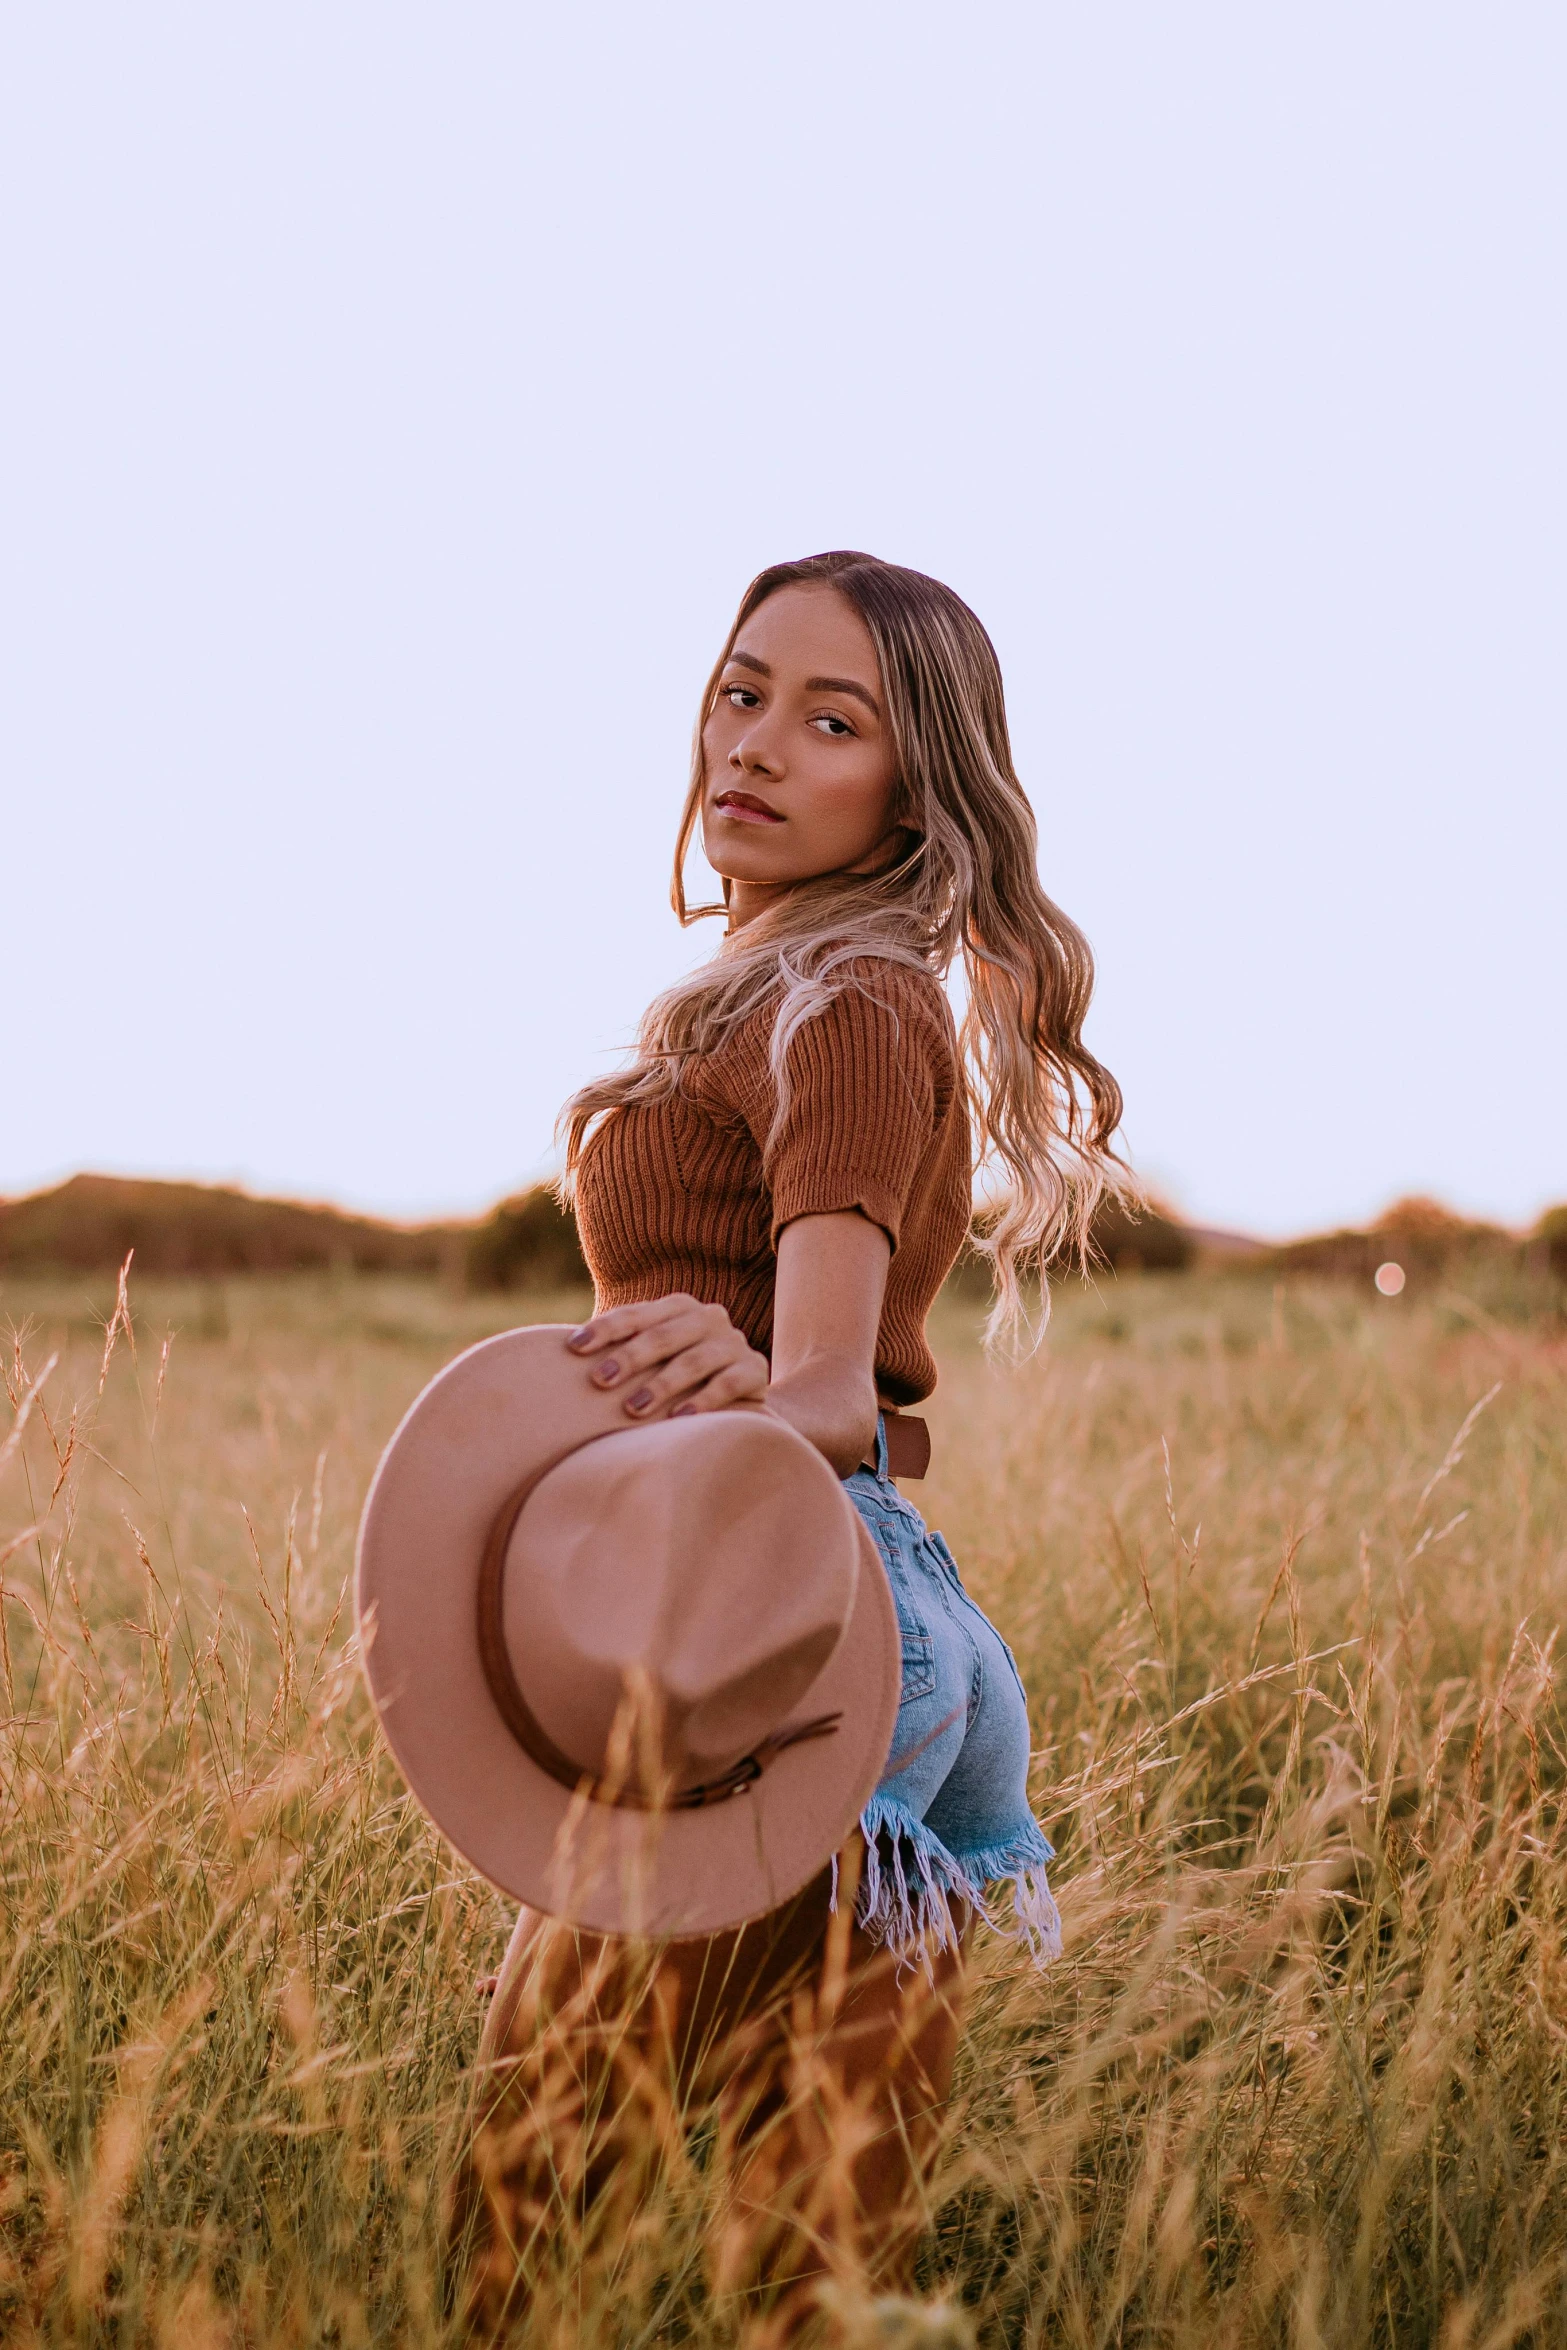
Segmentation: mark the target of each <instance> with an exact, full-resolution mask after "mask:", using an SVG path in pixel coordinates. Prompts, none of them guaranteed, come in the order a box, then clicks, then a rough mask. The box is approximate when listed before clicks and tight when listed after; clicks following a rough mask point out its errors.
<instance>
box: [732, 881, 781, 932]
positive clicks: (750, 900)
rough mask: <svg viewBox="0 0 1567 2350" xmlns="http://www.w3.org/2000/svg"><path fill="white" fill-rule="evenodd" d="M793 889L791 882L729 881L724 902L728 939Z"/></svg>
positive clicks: (776, 903)
mask: <svg viewBox="0 0 1567 2350" xmlns="http://www.w3.org/2000/svg"><path fill="white" fill-rule="evenodd" d="M794 887H795V885H794V883H793V882H792V881H731V883H730V884H729V892H728V897H727V900H726V903H727V905H728V908H729V935H730V937H731V938H733V936H734V934H735V932H736V931H737V930H743V929H744V928H745V926H746V924H747V923H748V922H754V921H755V920H756V917H757V916H758V914H765V913H766V912H767V910H768V908H769V907H770V906H776V905H778V904H779V903H780V902H781V900H783V899H784V898H786V897H788V896H790V895H791V893H792V892H793V890H794Z"/></svg>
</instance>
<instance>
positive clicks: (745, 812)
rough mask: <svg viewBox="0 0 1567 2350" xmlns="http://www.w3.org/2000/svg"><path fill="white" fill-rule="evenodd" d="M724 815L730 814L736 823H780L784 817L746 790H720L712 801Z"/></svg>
mask: <svg viewBox="0 0 1567 2350" xmlns="http://www.w3.org/2000/svg"><path fill="white" fill-rule="evenodd" d="M713 805H714V807H715V808H719V809H721V810H722V811H723V813H724V815H726V816H732V817H733V818H734V820H735V822H736V823H737V824H782V823H783V821H784V819H783V817H782V816H780V815H779V813H778V811H777V809H776V808H770V807H769V806H768V805H767V802H766V801H765V800H759V799H757V798H756V796H755V795H754V793H751V792H748V791H721V792H720V793H719V795H718V797H717V799H716V800H715V801H714V802H713Z"/></svg>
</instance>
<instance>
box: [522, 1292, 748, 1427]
mask: <svg viewBox="0 0 1567 2350" xmlns="http://www.w3.org/2000/svg"><path fill="white" fill-rule="evenodd" d="M566 1344H567V1345H568V1346H569V1347H570V1348H571V1351H572V1353H573V1354H577V1355H588V1356H591V1357H592V1358H593V1368H592V1370H591V1372H590V1373H589V1377H590V1378H591V1379H592V1381H593V1384H594V1386H595V1387H603V1388H608V1389H611V1390H614V1391H616V1392H618V1393H621V1394H623V1395H624V1396H625V1399H626V1400H625V1410H626V1416H627V1418H628V1419H631V1420H646V1419H649V1418H651V1416H652V1415H653V1413H654V1412H656V1411H657V1410H658V1408H659V1406H660V1404H665V1403H668V1402H669V1401H670V1400H671V1398H675V1397H678V1399H679V1400H678V1401H677V1402H676V1403H675V1405H674V1409H673V1411H672V1412H671V1413H670V1418H671V1419H678V1418H680V1417H682V1416H683V1415H684V1414H685V1413H687V1412H719V1411H723V1410H724V1408H725V1407H726V1406H727V1405H729V1404H737V1403H752V1404H754V1403H765V1402H766V1400H767V1357H766V1356H765V1355H759V1354H758V1353H757V1351H756V1349H755V1348H754V1347H753V1346H751V1345H749V1344H748V1343H747V1341H746V1340H745V1339H744V1338H743V1337H742V1336H741V1334H740V1332H739V1331H738V1330H737V1329H736V1328H735V1326H734V1324H733V1322H731V1321H730V1319H729V1316H728V1315H727V1314H726V1313H725V1312H724V1309H723V1307H722V1306H711V1305H709V1306H705V1305H701V1304H699V1303H698V1301H697V1299H695V1298H694V1297H686V1296H684V1295H681V1294H677V1295H675V1296H674V1297H659V1298H652V1299H650V1300H649V1301H648V1303H647V1304H646V1305H637V1306H612V1307H611V1309H610V1311H609V1312H608V1313H607V1314H595V1315H594V1317H593V1319H592V1321H591V1322H584V1323H583V1325H582V1327H581V1329H580V1330H574V1331H573V1332H572V1334H571V1336H570V1337H569V1338H568V1339H567V1341H566Z"/></svg>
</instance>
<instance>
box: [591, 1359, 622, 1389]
mask: <svg viewBox="0 0 1567 2350" xmlns="http://www.w3.org/2000/svg"><path fill="white" fill-rule="evenodd" d="M593 1376H594V1378H595V1379H596V1380H597V1381H598V1383H599V1385H600V1387H613V1386H614V1384H615V1381H616V1380H617V1379H618V1378H619V1377H620V1365H619V1364H618V1363H617V1362H615V1361H614V1360H613V1359H611V1360H610V1361H609V1362H607V1363H600V1364H599V1366H598V1368H597V1370H595V1372H594V1374H593Z"/></svg>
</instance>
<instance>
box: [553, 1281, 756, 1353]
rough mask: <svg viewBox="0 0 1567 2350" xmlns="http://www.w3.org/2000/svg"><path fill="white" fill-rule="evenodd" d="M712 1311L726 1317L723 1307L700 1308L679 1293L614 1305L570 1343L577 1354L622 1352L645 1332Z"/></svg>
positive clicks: (572, 1337)
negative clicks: (688, 1315)
mask: <svg viewBox="0 0 1567 2350" xmlns="http://www.w3.org/2000/svg"><path fill="white" fill-rule="evenodd" d="M709 1312H717V1313H720V1314H722V1313H723V1308H722V1306H718V1307H707V1306H702V1305H699V1304H698V1303H697V1301H696V1299H695V1298H694V1297H686V1296H685V1295H683V1294H682V1293H679V1292H677V1293H676V1294H675V1295H674V1296H672V1297H655V1298H649V1299H648V1300H646V1302H645V1303H643V1304H641V1305H634V1306H612V1307H611V1308H610V1310H609V1312H608V1313H607V1314H595V1315H594V1316H593V1319H592V1320H591V1321H590V1322H584V1323H583V1324H582V1325H581V1327H580V1328H579V1329H576V1330H573V1331H572V1333H571V1335H570V1337H569V1338H568V1339H567V1340H566V1344H567V1345H568V1346H569V1347H570V1349H571V1351H572V1353H573V1354H575V1355H588V1356H593V1355H602V1354H603V1353H604V1352H605V1351H606V1350H607V1349H608V1348H611V1347H613V1348H615V1349H616V1350H617V1351H618V1350H619V1349H620V1348H621V1347H622V1346H625V1345H629V1344H630V1342H631V1341H632V1340H633V1339H634V1338H637V1337H638V1336H640V1335H641V1334H642V1333H643V1332H651V1331H654V1330H656V1329H659V1328H661V1327H662V1326H663V1325H664V1324H666V1323H668V1322H671V1321H675V1320H678V1319H680V1318H681V1317H682V1316H684V1315H687V1314H704V1313H709ZM724 1319H725V1321H727V1320H728V1316H727V1315H724ZM665 1351H666V1353H667V1352H668V1349H667V1348H666V1350H665Z"/></svg>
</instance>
